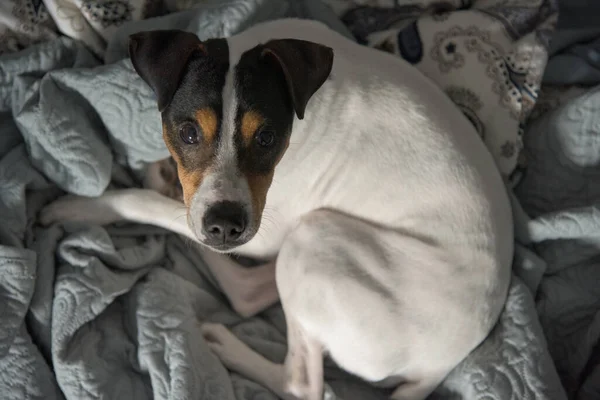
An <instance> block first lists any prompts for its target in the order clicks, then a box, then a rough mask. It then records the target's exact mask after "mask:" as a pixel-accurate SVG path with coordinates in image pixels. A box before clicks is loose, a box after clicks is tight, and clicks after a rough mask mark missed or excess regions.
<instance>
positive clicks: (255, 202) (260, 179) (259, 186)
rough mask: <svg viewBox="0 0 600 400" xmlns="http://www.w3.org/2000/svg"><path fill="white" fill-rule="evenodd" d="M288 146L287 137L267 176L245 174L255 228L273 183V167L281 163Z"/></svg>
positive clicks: (258, 224)
mask: <svg viewBox="0 0 600 400" xmlns="http://www.w3.org/2000/svg"><path fill="white" fill-rule="evenodd" d="M289 145H290V139H289V137H288V139H287V140H286V143H285V147H284V149H283V151H282V152H281V154H280V155H279V157H278V158H277V161H276V162H275V165H274V166H273V169H272V170H271V171H270V172H269V173H268V174H266V175H263V174H253V173H246V174H245V175H246V181H247V182H248V187H249V188H250V194H251V197H252V209H253V210H254V216H253V217H254V223H255V224H256V226H260V220H261V219H262V214H263V211H264V208H265V204H266V202H267V192H268V191H269V188H270V187H271V183H272V182H273V175H275V167H276V166H277V164H279V161H281V159H282V158H283V155H284V154H285V151H286V150H287V148H288V147H289Z"/></svg>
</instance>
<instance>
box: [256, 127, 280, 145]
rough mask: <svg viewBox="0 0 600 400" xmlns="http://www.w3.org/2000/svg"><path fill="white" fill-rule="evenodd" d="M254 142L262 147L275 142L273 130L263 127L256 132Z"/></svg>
mask: <svg viewBox="0 0 600 400" xmlns="http://www.w3.org/2000/svg"><path fill="white" fill-rule="evenodd" d="M256 142H257V143H258V144H259V145H260V146H262V147H269V146H270V145H272V144H273V142H275V132H273V131H271V130H268V129H265V130H261V131H260V132H258V134H257V135H256Z"/></svg>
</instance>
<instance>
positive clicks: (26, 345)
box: [0, 0, 600, 400]
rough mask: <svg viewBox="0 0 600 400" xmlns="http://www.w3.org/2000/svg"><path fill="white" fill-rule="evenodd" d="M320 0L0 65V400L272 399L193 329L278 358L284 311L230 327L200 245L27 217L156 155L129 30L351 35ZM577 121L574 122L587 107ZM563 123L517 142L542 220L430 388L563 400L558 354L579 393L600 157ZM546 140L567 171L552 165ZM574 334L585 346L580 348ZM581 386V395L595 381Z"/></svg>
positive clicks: (590, 311)
mask: <svg viewBox="0 0 600 400" xmlns="http://www.w3.org/2000/svg"><path fill="white" fill-rule="evenodd" d="M301 3H302V4H304V5H306V7H299V6H298V5H299V4H301ZM315 4H317V3H313V2H294V3H293V5H294V7H287V6H285V2H281V1H276V0H273V1H251V0H238V1H235V2H227V3H224V2H221V5H220V6H218V7H216V6H214V5H213V6H211V7H206V8H197V9H194V10H188V11H185V12H182V13H179V14H173V15H169V16H166V17H163V18H158V19H154V20H146V21H140V22H136V23H132V24H129V25H127V26H125V27H124V29H123V30H121V31H120V32H119V33H118V34H116V35H115V37H114V40H113V41H112V42H111V43H110V44H109V46H108V50H107V54H106V55H105V59H106V60H107V62H108V63H107V64H106V65H103V64H101V63H100V62H99V61H98V60H97V59H96V58H95V57H94V56H93V55H92V53H90V52H89V51H88V50H87V49H86V48H85V47H83V46H82V45H81V44H79V43H77V42H74V41H72V40H70V39H67V38H64V37H62V38H58V39H56V40H53V41H48V42H44V43H41V44H39V45H37V46H33V47H29V48H28V49H25V50H24V51H22V52H20V53H15V54H13V55H10V54H9V55H5V56H3V57H2V58H0V99H1V103H0V399H62V398H66V399H74V400H75V399H76V400H85V399H98V398H105V399H134V400H138V399H149V398H156V399H188V398H189V399H217V400H225V399H234V398H236V399H270V398H275V397H274V395H273V394H271V393H270V392H268V391H267V390H266V389H265V388H263V387H260V386H259V385H257V384H256V383H254V382H251V381H248V380H246V379H244V378H243V377H240V376H238V375H235V374H230V373H229V372H228V371H227V370H226V369H225V368H224V367H223V365H222V364H221V363H220V362H219V360H218V359H217V358H216V357H215V356H213V355H212V354H211V353H210V351H209V350H208V348H207V345H206V343H205V342H204V341H203V339H202V338H201V335H200V331H199V327H200V324H201V323H202V322H203V321H214V322H221V323H224V324H227V325H229V326H231V327H232V328H233V331H234V333H236V334H237V335H238V336H239V337H240V338H241V339H242V340H244V341H245V342H246V343H248V344H249V345H250V346H251V347H253V348H254V349H256V350H257V351H258V352H260V353H261V354H264V355H265V356H266V357H267V358H269V359H271V360H274V361H277V362H280V361H282V360H283V357H284V355H285V351H286V346H285V321H284V318H283V313H282V311H281V309H280V307H278V306H274V307H272V308H271V309H269V310H267V311H266V312H264V313H262V314H261V315H260V316H258V317H255V318H251V319H248V320H242V319H240V318H239V317H238V316H237V315H235V313H233V312H232V311H231V309H230V307H229V306H228V304H227V302H226V300H225V298H224V296H223V295H222V294H221V293H220V290H219V288H218V286H217V284H216V282H215V280H214V279H213V277H212V276H211V275H210V273H209V271H208V269H207V268H206V265H205V264H204V263H203V262H202V260H201V258H200V257H199V255H198V253H197V251H195V249H194V246H191V245H190V244H189V243H186V242H185V241H183V240H182V239H181V238H180V237H178V236H176V235H173V234H169V233H168V232H164V231H162V230H160V229H157V228H153V227H148V226H139V225H131V224H120V225H115V226H110V227H106V228H103V227H98V226H82V225H65V226H58V225H57V226H52V227H50V228H47V229H45V228H41V227H40V226H38V225H37V223H36V213H37V212H38V211H39V209H40V208H41V207H42V205H43V204H45V203H46V202H48V201H49V200H51V199H53V198H55V197H56V196H57V195H59V194H61V193H62V192H63V191H66V192H70V193H75V194H80V195H87V196H95V195H99V194H100V193H102V192H103V191H104V190H105V189H106V188H107V187H108V186H114V187H124V186H135V185H138V184H139V182H140V178H141V176H142V173H143V168H144V166H145V165H146V164H147V163H148V162H152V161H155V160H158V159H160V158H163V157H165V156H167V151H166V149H165V147H164V144H163V142H162V139H161V137H160V136H161V134H160V121H159V116H158V113H157V111H156V106H155V102H154V99H153V96H152V93H151V92H150V90H149V89H148V88H147V87H146V86H145V85H144V84H143V82H142V81H141V80H140V79H139V78H138V77H137V76H136V74H135V73H134V72H133V70H132V67H131V64H130V62H129V61H127V60H125V59H123V57H124V56H125V53H124V49H125V39H126V35H127V34H128V33H130V32H133V31H136V30H139V29H147V28H152V27H161V28H169V27H177V28H185V29H188V30H190V31H193V32H195V33H197V34H198V35H199V36H200V37H201V38H207V37H211V36H227V35H230V34H232V33H235V32H237V31H239V30H241V29H243V28H244V27H246V26H249V25H251V24H253V23H256V22H258V21H261V20H265V19H271V18H278V17H282V16H285V15H296V16H303V17H312V18H318V19H321V20H323V21H325V22H326V23H328V24H330V25H331V26H333V27H334V28H336V29H338V30H340V31H343V30H344V27H343V26H342V25H341V24H339V21H337V20H336V19H335V18H334V17H333V16H332V15H330V14H327V13H326V10H325V9H323V8H321V7H319V6H318V5H317V6H315ZM288 5H289V4H288ZM313 6H314V7H313ZM345 33H346V34H347V31H345ZM594 98H596V97H594ZM586 104H587V103H586ZM595 104H599V103H598V102H596V103H595ZM584 109H585V110H588V109H591V108H589V107H588V108H584ZM567 114H569V113H567ZM569 115H570V114H569ZM578 115H580V116H582V119H581V121H583V122H581V123H582V124H585V123H587V122H589V120H590V119H589V118H591V117H590V116H592V115H593V114H592V112H591V111H589V112H588V111H586V113H585V114H584V113H580V114H578ZM596 123H597V122H596ZM582 126H583V125H582ZM542 131H543V132H544V133H545V132H546V131H544V130H543V129H542ZM560 132H561V133H560V135H559V134H558V133H556V134H555V135H554V136H552V137H551V138H550V136H548V135H538V136H539V138H544V137H547V138H549V139H548V140H542V139H539V138H538V139H539V140H538V141H534V142H532V143H531V144H530V145H529V148H528V149H529V150H532V151H533V153H534V156H535V157H533V156H532V157H531V160H530V161H531V164H532V168H533V171H536V172H532V174H531V175H528V176H530V177H531V178H529V180H528V179H525V180H524V182H522V185H521V187H520V188H519V192H518V193H519V195H520V197H521V199H522V200H524V204H526V205H527V209H528V210H537V213H536V214H535V215H534V216H535V219H533V220H529V219H528V218H527V217H526V216H525V215H524V214H519V215H518V221H519V222H520V225H519V232H518V236H519V240H520V242H521V243H520V245H519V246H518V248H517V254H516V258H515V271H516V274H515V276H514V277H513V282H512V285H511V289H510V295H509V298H508V301H507V305H506V307H505V310H504V312H503V313H502V316H501V318H500V321H499V323H498V324H497V326H496V328H495V329H494V331H493V332H492V333H491V334H490V336H489V338H488V339H487V340H486V341H485V342H484V343H483V344H482V345H481V346H480V347H479V348H478V349H476V350H475V351H474V352H473V353H472V354H471V355H470V356H469V357H468V358H467V359H466V360H464V362H463V363H462V364H461V365H459V366H458V367H457V368H456V369H455V370H454V371H453V373H452V374H451V375H450V376H449V377H448V379H447V380H446V382H445V383H444V384H443V385H442V387H440V388H439V390H438V391H437V392H436V394H435V395H434V396H433V397H436V398H442V399H446V398H465V399H473V398H480V399H483V398H485V399H508V398H536V399H548V400H560V399H563V398H566V397H565V391H564V390H563V387H562V386H561V384H560V381H559V379H558V375H557V371H556V369H555V367H554V364H553V362H552V359H551V354H552V355H553V356H555V357H558V358H559V359H560V360H563V361H564V362H563V363H559V371H560V372H561V376H562V377H563V382H566V386H567V388H568V390H569V392H570V393H573V391H574V390H575V391H576V390H578V388H579V382H580V381H579V378H580V377H581V376H582V374H583V371H584V369H585V368H588V367H586V365H585V364H586V363H587V360H588V359H589V355H590V354H592V350H593V349H592V347H593V343H594V342H595V341H597V337H598V334H599V331H600V325H599V324H598V316H597V310H598V309H599V307H598V304H597V303H596V304H595V303H594V301H596V302H597V299H598V297H599V295H598V288H599V287H600V285H598V284H597V282H598V277H599V276H600V270H598V269H597V268H596V270H594V263H593V260H594V257H595V256H597V255H598V253H600V250H598V249H599V248H600V236H599V235H598V232H600V218H598V217H597V214H598V212H597V209H595V208H593V204H594V201H598V197H597V195H596V197H593V194H592V193H596V192H597V191H598V188H597V187H595V186H592V185H591V183H589V182H588V181H589V176H591V175H590V174H592V173H593V171H594V168H596V169H597V168H598V163H596V164H594V159H593V156H592V155H597V154H600V152H598V151H597V149H595V148H594V147H593V146H591V145H589V143H592V136H590V135H591V134H590V133H589V129H588V130H587V131H585V129H580V130H579V131H577V132H579V133H577V134H573V135H571V134H570V130H568V129H565V130H563V131H560ZM585 132H587V133H585ZM561 135H562V136H561ZM585 140H587V142H586V141H585ZM583 143H587V144H588V145H583ZM557 146H558V147H557ZM557 148H559V149H561V151H562V153H560V154H568V156H565V157H566V158H565V157H563V158H561V159H560V160H567V161H568V160H571V162H570V163H569V162H566V161H565V162H561V163H558V162H555V160H556V157H557V154H559V152H558V151H557ZM573 160H575V161H573ZM556 180H558V181H556ZM557 187H558V188H559V190H558V193H565V194H564V196H558V194H557V190H556V188H557ZM593 188H595V190H596V192H594V191H593V190H592V189H593ZM563 189H564V190H563ZM557 197H560V199H558V198H557ZM561 199H566V200H567V204H568V205H567V206H568V207H573V208H571V209H569V210H565V208H566V207H567V206H563V205H561V203H560V201H559V200H561ZM549 204H553V205H554V206H553V207H551V208H549V207H547V206H548V205H549ZM140 206H143V205H140ZM544 207H546V208H544ZM575 207H577V208H575ZM516 210H517V211H519V210H520V208H519V207H516ZM91 211H92V212H93V210H91ZM548 211H552V212H553V214H549V215H545V214H544V213H545V212H548ZM530 212H531V211H530ZM532 215H533V214H532ZM536 244H539V245H537V246H535V245H536ZM534 250H535V252H534ZM536 253H537V254H536ZM540 255H541V256H543V257H544V258H545V260H546V262H544V261H542V258H540ZM547 266H548V269H546V267H547ZM573 266H574V268H570V267H573ZM548 274H552V276H548V277H545V275H548ZM594 282H595V283H596V286H592V285H593V284H594ZM538 289H539V290H538ZM594 290H595V291H596V292H595V294H594ZM536 291H539V293H541V295H538V303H537V311H539V313H540V319H541V321H542V324H540V322H539V320H538V313H537V312H536V303H535V302H534V297H533V294H534V293H536ZM540 296H542V297H540ZM568 310H574V311H575V312H574V313H569V312H567V311H568ZM555 324H556V326H555ZM542 326H544V328H545V329H546V333H547V334H548V337H549V343H550V349H548V343H547V342H546V339H545V337H544V334H543V331H542ZM594 338H595V339H594ZM563 339H564V341H563ZM567 339H568V340H567ZM580 339H581V340H583V339H585V340H587V341H586V342H585V343H586V346H585V347H582V348H580V347H574V346H575V344H576V343H578V342H577V341H578V340H580ZM549 350H550V351H549ZM575 350H577V351H575ZM596 352H597V351H596ZM593 371H594V372H593V374H596V375H597V374H598V373H599V370H598V368H597V367H596V369H595V370H593ZM590 376H591V375H590ZM326 378H327V381H328V382H329V384H330V386H331V387H332V388H333V390H334V392H335V393H336V395H337V396H338V397H339V398H343V399H365V400H368V399H376V398H384V396H385V393H384V392H381V391H377V390H375V389H372V388H370V387H369V386H368V385H365V384H363V383H361V382H359V381H358V380H357V379H355V378H353V377H350V376H348V375H347V374H345V373H343V372H341V371H339V370H338V369H337V368H335V366H333V365H332V364H331V363H328V364H327V368H326ZM597 381H598V379H596V380H595V382H597ZM587 382H588V383H587V384H586V385H584V387H585V390H586V393H592V391H593V390H597V389H598V384H597V383H595V385H596V387H594V383H593V382H594V380H593V379H592V378H591V377H590V379H589V380H588V381H587ZM580 398H581V399H584V400H585V399H592V398H593V397H589V396H588V397H580Z"/></svg>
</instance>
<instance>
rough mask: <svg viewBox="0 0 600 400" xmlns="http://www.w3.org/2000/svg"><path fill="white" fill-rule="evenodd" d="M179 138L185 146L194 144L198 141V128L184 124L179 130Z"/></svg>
mask: <svg viewBox="0 0 600 400" xmlns="http://www.w3.org/2000/svg"><path fill="white" fill-rule="evenodd" d="M179 137H181V140H183V142H184V143H187V144H196V143H198V142H199V141H200V136H199V133H198V128H197V127H196V126H195V125H194V124H191V123H186V124H184V125H183V126H181V127H180V128H179Z"/></svg>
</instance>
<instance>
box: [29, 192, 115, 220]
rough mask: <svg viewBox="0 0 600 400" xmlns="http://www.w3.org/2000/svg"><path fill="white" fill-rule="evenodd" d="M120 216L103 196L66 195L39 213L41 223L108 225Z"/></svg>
mask: <svg viewBox="0 0 600 400" xmlns="http://www.w3.org/2000/svg"><path fill="white" fill-rule="evenodd" d="M119 219H120V218H119V216H118V215H117V213H116V212H115V211H114V210H113V209H112V208H111V207H110V205H109V204H107V202H106V201H105V200H104V199H103V198H102V197H96V198H92V197H83V196H74V195H69V196H64V197H60V198H59V199H57V200H55V201H54V202H52V203H50V204H48V205H46V206H45V207H44V208H43V209H42V210H41V211H40V214H39V222H40V224H42V225H44V226H47V225H50V224H53V223H55V222H64V221H71V222H86V223H93V224H98V225H106V224H110V223H112V222H116V221H118V220H119Z"/></svg>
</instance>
